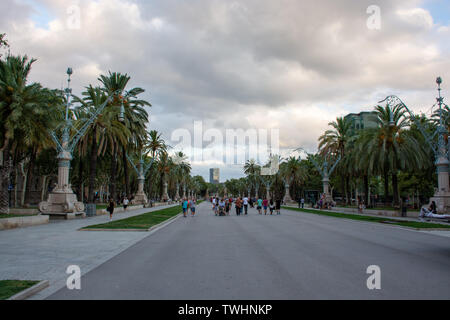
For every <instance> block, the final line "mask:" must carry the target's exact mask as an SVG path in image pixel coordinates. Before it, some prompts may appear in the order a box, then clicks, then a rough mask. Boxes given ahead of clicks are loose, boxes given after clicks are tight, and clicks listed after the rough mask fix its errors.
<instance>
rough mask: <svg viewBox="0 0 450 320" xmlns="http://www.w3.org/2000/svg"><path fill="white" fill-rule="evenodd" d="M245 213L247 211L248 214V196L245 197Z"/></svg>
mask: <svg viewBox="0 0 450 320" xmlns="http://www.w3.org/2000/svg"><path fill="white" fill-rule="evenodd" d="M244 213H245V215H247V214H248V198H247V197H245V198H244Z"/></svg>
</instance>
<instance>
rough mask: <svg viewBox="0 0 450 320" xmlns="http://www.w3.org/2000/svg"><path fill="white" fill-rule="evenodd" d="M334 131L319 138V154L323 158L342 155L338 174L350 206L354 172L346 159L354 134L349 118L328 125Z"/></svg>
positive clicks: (340, 118) (327, 132)
mask: <svg viewBox="0 0 450 320" xmlns="http://www.w3.org/2000/svg"><path fill="white" fill-rule="evenodd" d="M328 125H329V126H331V127H332V129H330V130H327V131H325V133H324V134H323V135H322V136H320V137H319V153H320V154H321V155H322V156H328V155H330V154H332V155H336V156H337V155H340V156H341V163H340V164H339V165H338V168H337V172H339V173H340V176H341V188H342V192H343V194H345V197H346V203H347V204H349V201H350V198H351V197H350V196H349V194H348V193H349V189H350V188H349V177H350V174H349V171H351V170H352V168H351V167H349V166H348V167H347V166H346V165H345V164H346V163H348V161H347V160H348V159H346V158H345V157H346V156H347V155H348V152H347V151H348V150H347V149H348V148H349V144H350V143H351V140H352V139H353V134H352V123H351V121H350V120H348V119H347V118H342V117H339V118H337V119H336V121H333V122H330V123H329V124H328Z"/></svg>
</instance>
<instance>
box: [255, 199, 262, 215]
mask: <svg viewBox="0 0 450 320" xmlns="http://www.w3.org/2000/svg"><path fill="white" fill-rule="evenodd" d="M256 203H257V205H256V210H258V213H259V214H262V211H261V210H262V205H263V201H262V199H261V198H259V199H258V200H257V201H256Z"/></svg>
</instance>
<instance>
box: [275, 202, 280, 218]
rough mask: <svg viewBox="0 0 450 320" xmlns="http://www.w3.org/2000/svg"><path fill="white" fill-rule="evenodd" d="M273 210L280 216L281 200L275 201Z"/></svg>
mask: <svg viewBox="0 0 450 320" xmlns="http://www.w3.org/2000/svg"><path fill="white" fill-rule="evenodd" d="M275 210H276V211H277V215H280V214H281V199H277V200H276V201H275Z"/></svg>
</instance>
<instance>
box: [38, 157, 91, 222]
mask: <svg viewBox="0 0 450 320" xmlns="http://www.w3.org/2000/svg"><path fill="white" fill-rule="evenodd" d="M70 161H71V156H70V153H69V152H62V153H61V154H60V155H59V162H58V184H57V186H56V187H55V189H54V190H53V191H52V192H51V193H50V194H49V196H48V199H47V201H44V202H41V203H40V204H39V211H40V212H42V213H43V214H52V215H56V214H61V215H67V214H68V213H81V212H83V211H84V204H83V203H82V202H78V200H77V196H76V195H75V194H74V193H73V191H72V186H71V185H70V184H69V170H70Z"/></svg>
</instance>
